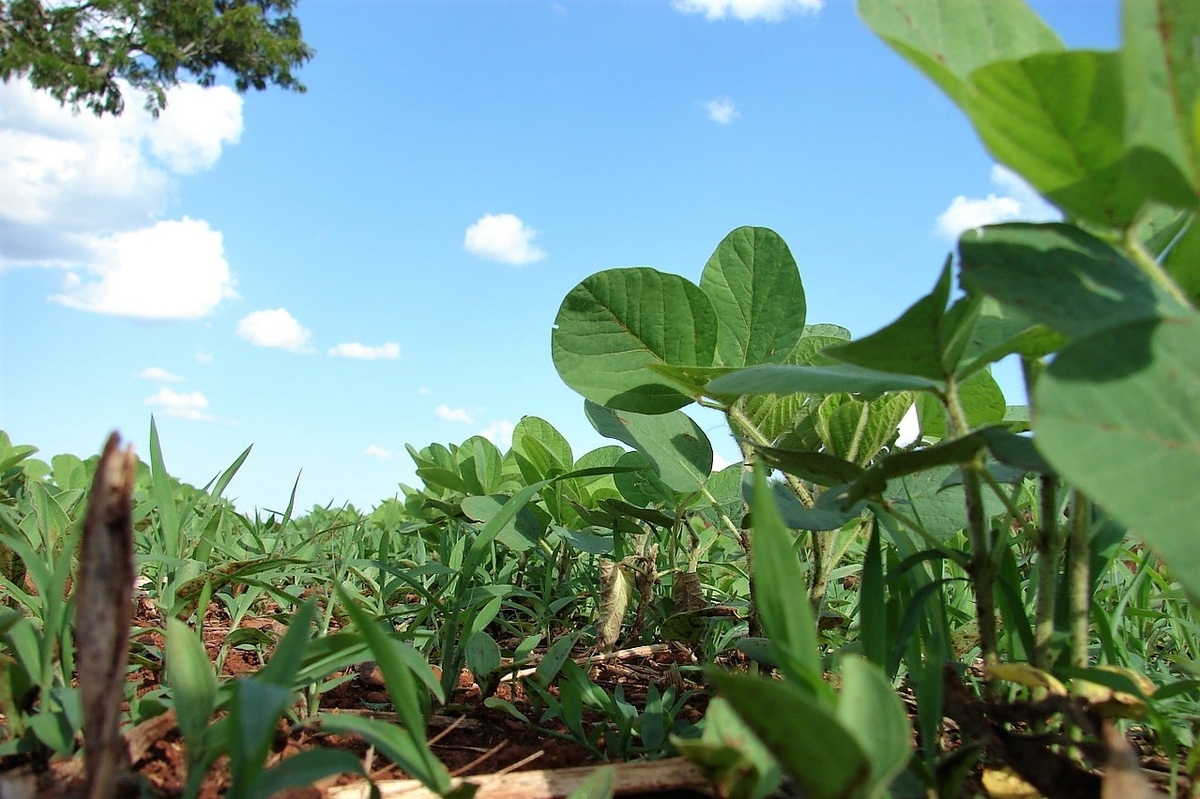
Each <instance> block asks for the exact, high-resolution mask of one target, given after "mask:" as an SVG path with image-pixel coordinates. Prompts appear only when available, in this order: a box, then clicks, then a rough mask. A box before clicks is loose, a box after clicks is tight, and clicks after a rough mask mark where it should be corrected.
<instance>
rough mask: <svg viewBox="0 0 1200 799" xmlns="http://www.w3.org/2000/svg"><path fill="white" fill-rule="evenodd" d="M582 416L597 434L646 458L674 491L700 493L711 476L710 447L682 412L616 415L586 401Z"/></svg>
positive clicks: (697, 428) (626, 412) (617, 412)
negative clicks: (584, 415) (583, 415)
mask: <svg viewBox="0 0 1200 799" xmlns="http://www.w3.org/2000/svg"><path fill="white" fill-rule="evenodd" d="M584 413H585V414H586V415H587V417H588V421H590V422H591V423H592V427H594V428H596V432H598V433H600V434H601V435H603V436H607V437H609V438H614V439H616V440H617V441H621V442H624V443H626V444H628V445H629V446H631V447H633V448H634V449H636V450H637V451H638V452H641V453H642V454H643V455H645V456H646V457H647V458H648V459H649V460H650V463H651V465H652V466H653V467H654V471H655V472H657V473H658V476H659V477H660V478H661V479H662V481H663V483H665V484H666V485H667V486H668V487H670V488H671V489H672V490H673V491H678V492H680V493H684V494H691V493H693V492H696V491H699V490H700V489H701V488H702V487H703V486H704V481H705V480H707V479H708V475H709V474H710V473H711V472H712V463H713V460H712V444H711V443H709V440H708V436H707V435H705V434H704V431H703V430H702V429H701V428H700V426H699V425H697V424H696V423H695V422H694V421H692V419H691V418H690V417H688V415H687V414H685V413H683V412H682V411H672V412H671V413H664V414H659V415H655V416H650V415H646V414H641V413H632V412H630V411H615V410H612V409H610V408H605V407H602V406H600V405H597V404H595V403H594V402H590V401H589V402H585V403H584ZM635 504H636V503H635Z"/></svg>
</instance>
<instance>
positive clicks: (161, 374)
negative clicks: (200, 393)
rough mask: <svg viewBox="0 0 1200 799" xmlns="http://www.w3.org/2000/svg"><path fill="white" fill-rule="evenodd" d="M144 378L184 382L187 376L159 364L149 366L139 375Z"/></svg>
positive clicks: (161, 381) (167, 381) (160, 381)
mask: <svg viewBox="0 0 1200 799" xmlns="http://www.w3.org/2000/svg"><path fill="white" fill-rule="evenodd" d="M138 377H140V378H141V379H143V380H155V381H157V382H159V383H182V382H183V381H184V380H185V378H182V377H180V376H179V375H177V374H174V373H173V372H168V371H167V370H166V369H160V368H159V367H157V366H148V367H146V368H145V369H143V370H142V371H141V373H140V374H139V375H138Z"/></svg>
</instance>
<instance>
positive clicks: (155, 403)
mask: <svg viewBox="0 0 1200 799" xmlns="http://www.w3.org/2000/svg"><path fill="white" fill-rule="evenodd" d="M143 404H144V405H149V406H151V407H152V408H157V409H158V410H159V411H161V412H162V413H163V414H164V415H166V416H174V417H176V418H179V419H188V420H190V421H193V422H211V421H212V420H213V418H214V417H213V416H212V414H209V413H206V411H207V410H208V399H207V398H206V397H205V396H204V395H203V394H201V393H200V392H199V391H189V392H188V393H186V394H180V393H178V392H175V391H172V390H171V389H169V388H160V389H159V390H158V393H157V394H155V395H154V396H153V397H148V398H147V399H146V401H145V402H144V403H143Z"/></svg>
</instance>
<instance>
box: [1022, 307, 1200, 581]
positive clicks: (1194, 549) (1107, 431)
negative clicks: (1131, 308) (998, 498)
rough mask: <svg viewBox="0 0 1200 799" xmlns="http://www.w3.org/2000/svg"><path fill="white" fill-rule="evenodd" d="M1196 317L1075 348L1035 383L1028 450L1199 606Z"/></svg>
mask: <svg viewBox="0 0 1200 799" xmlns="http://www.w3.org/2000/svg"><path fill="white" fill-rule="evenodd" d="M1197 397H1200V315H1198V314H1195V313H1192V314H1189V315H1188V316H1185V317H1183V318H1176V319H1165V320H1161V321H1154V320H1142V321H1136V322H1131V323H1128V324H1125V325H1121V326H1119V327H1111V328H1108V329H1105V330H1101V331H1099V332H1097V333H1094V334H1093V335H1091V336H1087V337H1085V338H1081V339H1079V340H1078V341H1076V342H1075V343H1073V344H1072V345H1071V346H1070V347H1068V348H1067V349H1065V350H1064V351H1063V352H1062V353H1060V354H1059V356H1058V357H1057V358H1055V360H1054V362H1053V363H1052V364H1051V365H1050V368H1049V369H1048V370H1047V371H1046V373H1045V374H1044V375H1043V376H1042V378H1041V380H1039V381H1038V385H1037V389H1036V392H1035V403H1034V407H1035V408H1036V410H1037V415H1036V424H1035V428H1034V429H1035V434H1036V437H1035V442H1036V443H1037V447H1038V449H1039V450H1040V451H1041V453H1042V454H1043V455H1045V456H1046V460H1047V461H1049V462H1050V464H1051V465H1052V466H1053V467H1054V468H1055V470H1056V471H1057V472H1058V473H1059V474H1061V475H1062V476H1063V479H1065V480H1066V481H1067V482H1069V483H1071V484H1072V485H1075V486H1077V487H1079V488H1080V489H1082V490H1083V491H1084V492H1085V493H1086V494H1088V495H1089V496H1091V497H1093V498H1095V500H1096V502H1098V503H1100V504H1101V505H1102V506H1103V507H1104V508H1105V509H1106V510H1107V511H1108V512H1110V513H1111V514H1112V515H1113V516H1114V517H1115V518H1116V519H1117V520H1118V521H1120V522H1122V523H1123V524H1125V525H1127V526H1128V527H1129V528H1130V529H1131V530H1132V531H1133V532H1134V534H1135V535H1137V536H1139V537H1141V538H1142V539H1143V540H1145V541H1146V542H1147V543H1148V544H1150V546H1151V547H1152V548H1154V549H1155V550H1156V551H1157V552H1158V554H1160V555H1161V556H1162V557H1163V558H1164V559H1165V560H1166V562H1167V564H1168V566H1170V568H1171V571H1172V573H1173V574H1174V575H1175V576H1176V578H1177V579H1178V580H1179V581H1180V582H1181V583H1182V584H1183V585H1184V587H1185V588H1186V589H1187V590H1188V591H1189V592H1191V594H1192V596H1200V526H1198V524H1200V523H1198V520H1200V492H1197V491H1196V476H1197V475H1200V402H1198V401H1197Z"/></svg>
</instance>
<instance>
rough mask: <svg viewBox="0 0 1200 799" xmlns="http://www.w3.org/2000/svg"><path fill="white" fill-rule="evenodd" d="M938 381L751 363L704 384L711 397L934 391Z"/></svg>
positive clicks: (837, 368) (852, 369)
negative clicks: (752, 364) (754, 364)
mask: <svg viewBox="0 0 1200 799" xmlns="http://www.w3.org/2000/svg"><path fill="white" fill-rule="evenodd" d="M940 388H942V383H941V381H938V380H931V379H929V378H927V377H920V376H917V375H909V374H896V373H893V372H883V371H879V370H876V369H863V368H861V367H858V366H850V365H848V364H846V365H842V364H839V365H836V366H790V365H779V366H777V365H768V366H751V367H749V368H746V369H739V370H738V371H736V372H732V373H730V374H728V375H724V376H722V377H718V378H717V379H716V380H713V381H712V382H711V383H709V384H708V386H706V387H705V393H708V394H712V395H714V396H721V395H726V396H753V395H758V394H796V393H803V394H836V393H838V392H842V391H844V392H848V393H851V394H855V393H862V394H869V395H878V394H883V393H886V392H888V391H910V390H911V391H937V390H939V389H940Z"/></svg>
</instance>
